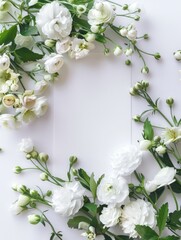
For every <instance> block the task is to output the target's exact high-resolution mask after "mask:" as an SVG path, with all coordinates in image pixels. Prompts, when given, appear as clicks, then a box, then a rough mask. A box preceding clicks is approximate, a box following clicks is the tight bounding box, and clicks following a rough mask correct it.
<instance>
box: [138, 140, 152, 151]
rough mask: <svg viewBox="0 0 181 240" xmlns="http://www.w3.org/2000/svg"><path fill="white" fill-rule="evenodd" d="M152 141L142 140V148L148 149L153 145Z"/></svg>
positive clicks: (143, 149)
mask: <svg viewBox="0 0 181 240" xmlns="http://www.w3.org/2000/svg"><path fill="white" fill-rule="evenodd" d="M151 145H152V142H151V141H150V140H141V141H140V150H142V151H146V150H148V149H149V147H151Z"/></svg>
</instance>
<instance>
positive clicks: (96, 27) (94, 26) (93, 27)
mask: <svg viewBox="0 0 181 240" xmlns="http://www.w3.org/2000/svg"><path fill="white" fill-rule="evenodd" d="M99 30H100V27H99V26H97V25H92V26H91V32H93V33H98V32H99Z"/></svg>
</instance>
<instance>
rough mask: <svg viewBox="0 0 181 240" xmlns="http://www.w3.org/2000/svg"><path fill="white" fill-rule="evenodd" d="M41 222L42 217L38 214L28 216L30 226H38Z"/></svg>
mask: <svg viewBox="0 0 181 240" xmlns="http://www.w3.org/2000/svg"><path fill="white" fill-rule="evenodd" d="M40 221H41V217H40V216H39V215H36V214H32V215H28V222H29V223H30V224H38V223H39V222H40Z"/></svg>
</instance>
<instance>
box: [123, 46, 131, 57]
mask: <svg viewBox="0 0 181 240" xmlns="http://www.w3.org/2000/svg"><path fill="white" fill-rule="evenodd" d="M124 53H125V55H126V56H127V57H129V56H131V55H132V54H133V49H132V48H127V49H126V50H125V51H124Z"/></svg>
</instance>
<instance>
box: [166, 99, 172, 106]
mask: <svg viewBox="0 0 181 240" xmlns="http://www.w3.org/2000/svg"><path fill="white" fill-rule="evenodd" d="M166 103H167V104H168V105H169V106H170V107H171V106H172V105H173V104H174V99H173V98H168V99H167V100H166Z"/></svg>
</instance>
